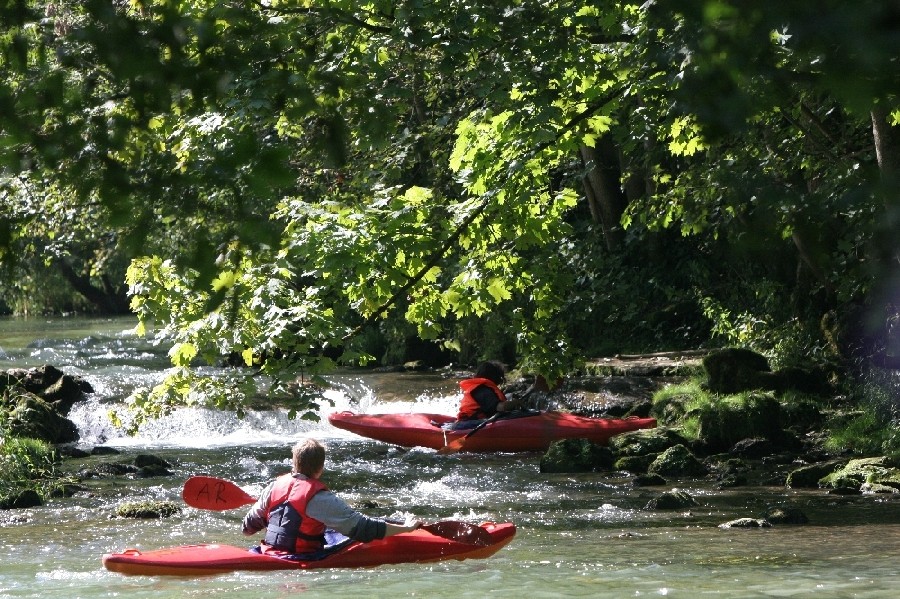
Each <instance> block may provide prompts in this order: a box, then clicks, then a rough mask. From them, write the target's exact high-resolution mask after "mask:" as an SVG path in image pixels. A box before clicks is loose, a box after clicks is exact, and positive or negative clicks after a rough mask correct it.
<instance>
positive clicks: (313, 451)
mask: <svg viewBox="0 0 900 599" xmlns="http://www.w3.org/2000/svg"><path fill="white" fill-rule="evenodd" d="M292 453H293V458H294V472H299V473H300V474H304V475H306V476H313V475H314V474H317V473H318V472H319V471H320V470H322V469H323V468H324V467H325V446H324V445H322V444H321V443H319V442H318V441H316V440H315V439H304V440H303V441H300V442H299V443H297V444H296V445H294V449H293V452H292Z"/></svg>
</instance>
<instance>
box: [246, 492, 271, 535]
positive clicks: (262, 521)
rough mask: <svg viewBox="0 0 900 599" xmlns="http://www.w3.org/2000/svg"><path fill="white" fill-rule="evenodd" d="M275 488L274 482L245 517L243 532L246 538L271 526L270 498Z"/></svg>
mask: <svg viewBox="0 0 900 599" xmlns="http://www.w3.org/2000/svg"><path fill="white" fill-rule="evenodd" d="M274 486H275V482H274V481H273V482H271V483H269V484H268V485H267V486H266V488H265V489H263V492H262V495H260V496H259V499H257V500H256V503H254V504H253V507H251V508H250V511H248V512H247V515H246V516H244V521H243V523H242V524H241V532H243V533H244V534H245V535H246V536H248V537H249V536H251V535H255V534H256V533H258V532H259V531H261V530H262V529H264V528H265V527H266V526H268V525H269V498H270V497H271V495H272V489H273V488H274Z"/></svg>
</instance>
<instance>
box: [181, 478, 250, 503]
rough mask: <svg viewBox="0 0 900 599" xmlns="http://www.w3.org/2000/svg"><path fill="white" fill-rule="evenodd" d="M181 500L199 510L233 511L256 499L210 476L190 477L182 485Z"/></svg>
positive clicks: (227, 482) (238, 488)
mask: <svg viewBox="0 0 900 599" xmlns="http://www.w3.org/2000/svg"><path fill="white" fill-rule="evenodd" d="M181 498H182V499H184V502H185V503H186V504H188V505H189V506H191V507H195V508H199V509H201V510H216V511H224V510H233V509H234V508H238V507H241V506H243V505H249V504H251V503H255V502H256V498H255V497H252V496H250V495H249V494H248V493H247V492H246V491H244V490H243V489H242V488H240V487H239V486H237V485H236V484H234V483H233V482H231V481H228V480H223V479H221V478H215V477H212V476H192V477H191V478H189V479H188V480H187V482H185V483H184V488H183V489H182V490H181Z"/></svg>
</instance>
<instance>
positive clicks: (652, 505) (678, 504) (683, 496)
mask: <svg viewBox="0 0 900 599" xmlns="http://www.w3.org/2000/svg"><path fill="white" fill-rule="evenodd" d="M696 505H699V504H698V503H697V500H696V499H694V498H693V497H691V495H690V493H688V492H686V491H682V490H680V489H672V490H671V491H666V492H665V493H663V494H662V495H660V496H659V497H655V498H653V499H651V500H650V501H648V502H647V505H645V506H644V509H645V510H681V509H684V508H689V507H694V506H696Z"/></svg>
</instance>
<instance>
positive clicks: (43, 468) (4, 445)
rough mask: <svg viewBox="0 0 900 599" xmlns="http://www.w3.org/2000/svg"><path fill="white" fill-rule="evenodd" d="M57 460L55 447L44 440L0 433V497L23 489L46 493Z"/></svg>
mask: <svg viewBox="0 0 900 599" xmlns="http://www.w3.org/2000/svg"><path fill="white" fill-rule="evenodd" d="M58 464H59V455H58V454H57V452H56V449H55V448H54V447H53V445H51V444H50V443H47V442H46V441H40V440H38V439H27V438H20V437H9V436H3V437H0V500H2V499H4V498H7V497H10V496H12V495H15V494H18V493H20V492H22V491H23V490H26V489H31V490H33V491H35V492H37V493H38V494H39V495H41V496H42V497H46V496H47V493H48V492H49V488H50V486H51V485H52V481H53V479H54V477H55V476H56V471H57V465H58Z"/></svg>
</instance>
